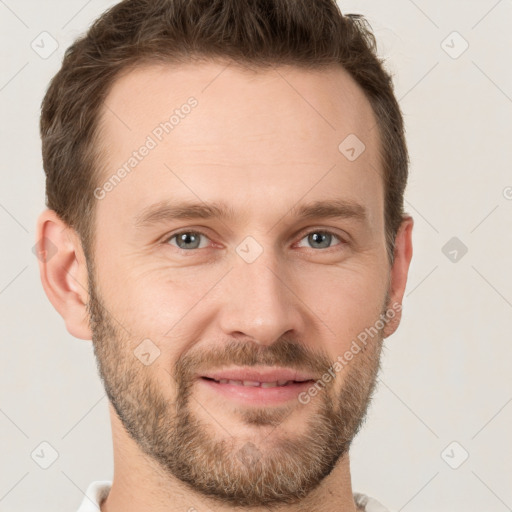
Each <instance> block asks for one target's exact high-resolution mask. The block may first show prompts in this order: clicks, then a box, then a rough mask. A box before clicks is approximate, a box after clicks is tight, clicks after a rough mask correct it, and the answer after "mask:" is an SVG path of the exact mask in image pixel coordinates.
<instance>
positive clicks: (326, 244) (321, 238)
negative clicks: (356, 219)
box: [301, 229, 344, 249]
mask: <svg viewBox="0 0 512 512" xmlns="http://www.w3.org/2000/svg"><path fill="white" fill-rule="evenodd" d="M333 238H335V239H337V240H338V241H339V242H340V243H339V244H335V245H343V242H344V241H343V240H341V238H339V236H338V235H335V234H334V233H331V232H330V231H323V230H319V229H317V230H315V231H310V232H309V233H308V234H307V235H306V236H305V237H304V238H302V239H301V240H305V239H307V242H308V243H309V244H311V246H312V248H313V249H329V248H330V247H332V246H331V242H332V240H333Z"/></svg>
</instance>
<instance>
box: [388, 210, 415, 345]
mask: <svg viewBox="0 0 512 512" xmlns="http://www.w3.org/2000/svg"><path fill="white" fill-rule="evenodd" d="M413 225H414V221H413V218H412V217H410V216H406V217H404V219H403V220H402V224H401V225H400V228H399V229H398V232H397V235H396V238H395V251H394V254H395V257H394V261H393V266H392V267H391V273H390V287H389V303H388V305H387V307H388V309H392V310H394V311H395V315H394V316H393V318H391V320H390V321H389V322H388V323H387V325H386V326H385V327H384V333H383V334H384V338H387V337H388V336H390V335H391V334H393V333H394V332H395V331H396V329H397V328H398V325H399V324H400V320H401V318H402V300H403V297H404V293H405V286H406V284H407V275H408V273H409V265H410V263H411V259H412V228H413Z"/></svg>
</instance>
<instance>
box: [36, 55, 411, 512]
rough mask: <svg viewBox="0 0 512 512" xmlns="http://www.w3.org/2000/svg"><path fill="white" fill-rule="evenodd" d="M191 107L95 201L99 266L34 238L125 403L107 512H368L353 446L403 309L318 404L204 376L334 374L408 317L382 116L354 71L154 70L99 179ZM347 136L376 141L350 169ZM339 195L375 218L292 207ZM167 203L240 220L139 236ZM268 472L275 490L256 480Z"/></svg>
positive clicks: (407, 234)
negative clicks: (225, 392)
mask: <svg viewBox="0 0 512 512" xmlns="http://www.w3.org/2000/svg"><path fill="white" fill-rule="evenodd" d="M291 85H293V87H292V86H291ZM190 96H194V97H195V98H196V99H197V101H198V105H197V107H196V108H194V109H193V110H192V111H191V113H190V114H189V115H187V116H186V117H185V118H184V119H181V120H180V123H179V125H178V126H176V127H175V128H174V130H173V131H172V132H171V133H170V134H168V135H166V136H165V137H164V138H163V140H162V141H161V142H160V143H159V144H158V145H157V147H156V148H155V149H153V150H151V151H150V152H149V154H148V155H147V156H146V157H145V158H144V159H143V160H142V161H141V162H140V163H138V165H137V167H136V168H135V169H134V170H133V171H132V172H131V173H130V174H129V175H127V176H126V177H125V178H124V179H123V180H122V181H121V182H120V183H119V184H117V185H116V187H115V188H113V190H112V191H110V192H109V193H107V194H106V195H105V197H104V198H103V199H101V200H98V201H97V202H96V208H97V216H96V223H95V236H96V240H95V246H94V247H93V248H92V253H91V256H92V255H93V256H94V261H92V259H89V261H87V260H86V257H85V254H84V250H83V248H82V246H81V243H80V239H79V237H78V235H77V234H76V232H75V231H74V230H73V229H71V228H70V227H68V226H66V225H65V224H64V223H63V222H62V221H61V220H60V219H59V217H58V216H57V215H56V214H55V212H53V211H51V210H46V211H44V212H43V213H42V214H41V215H40V217H39V220H38V230H37V237H38V239H39V240H42V239H44V238H46V239H48V240H51V242H52V243H53V244H54V245H55V246H56V247H57V249H58V250H57V252H56V254H55V255H53V256H52V257H51V258H48V259H47V261H45V260H44V258H41V261H40V270H41V279H42V283H43V286H44V289H45V291H46V293H47V295H48V297H49V299H50V301H51V302H52V304H53V305H54V307H55V308H56V309H57V311H58V312H59V313H60V314H61V315H62V317H63V318H64V320H65V322H66V327H67V330H68V331H69V332H70V333H71V334H72V335H73V336H75V337H77V338H81V339H92V340H93V343H94V348H95V354H96V357H97V358H98V363H99V369H100V375H101V377H102V379H103V380H104V383H105V387H106V389H107V393H108V394H109V398H110V399H111V402H112V403H111V405H110V416H111V423H112V435H113V443H114V479H113V486H112V490H111V491H110V494H109V496H108V498H107V500H105V501H104V502H103V503H102V506H101V510H102V511H103V512H120V511H124V512H132V511H142V510H153V511H156V512H159V511H163V510H165V511H169V510H173V511H174V510H175V511H178V510H189V509H190V507H194V508H195V509H197V510H209V509H211V510H215V511H218V512H222V511H234V510H248V509H250V510H254V511H260V510H261V511H267V510H273V511H276V512H288V511H290V512H291V511H311V510H314V511H320V512H331V511H332V512H334V511H340V510H343V511H347V512H354V511H356V506H355V504H354V501H353V497H352V487H351V477H350V463H349V453H348V449H349V446H350V441H351V439H352V438H353V436H354V435H355V434H356V432H357V430H358V428H359V425H360V424H361V422H362V420H363V418H364V415H365V412H366V407H367V405H368V403H369V400H370V398H371V393H372V391H373V386H374V384H375V380H376V376H377V372H378V366H379V358H380V352H381V348H382V342H383V340H384V339H385V338H386V337H388V336H389V335H391V334H392V333H393V332H394V331H395V330H396V328H397V327H398V325H399V322H400V317H401V314H400V310H398V309H395V311H396V314H395V315H394V317H393V319H392V320H390V321H389V322H387V323H386V324H385V326H384V327H383V328H382V329H380V330H379V334H378V335H377V336H374V337H373V338H372V339H371V340H370V342H369V343H368V344H367V345H366V347H365V350H362V351H361V353H359V354H357V355H355V356H354V358H353V359H352V360H351V361H350V362H349V363H348V364H347V365H346V367H345V368H343V369H342V370H341V371H339V372H337V373H336V377H335V378H334V379H333V380H332V381H331V382H330V383H329V384H328V385H327V386H325V388H324V389H323V390H322V391H321V392H320V393H318V395H317V396H315V397H314V398H312V399H311V401H310V402H309V403H307V404H301V403H300V402H299V401H298V400H292V401H290V402H288V403H286V404H285V405H279V406H269V407H257V406H253V405H245V406H243V405H240V404H239V403H235V402H234V401H230V400H229V399H226V398H225V397H222V396H219V395H218V394H217V393H216V392H214V391H212V390H210V389H209V388H207V387H205V386H201V385H200V384H199V383H198V382H197V380H195V378H194V372H195V371H201V370H205V371H206V370H217V369H221V368H229V367H230V366H238V365H243V364H244V363H245V364H246V365H247V366H249V365H250V364H251V363H250V361H257V362H258V363H261V364H263V365H266V366H274V365H275V366H283V367H291V368H296V369H306V370H309V371H312V372H314V374H315V375H317V376H321V375H322V374H323V372H324V371H325V370H326V369H327V367H328V366H329V364H332V362H333V361H335V360H336V358H337V357H338V356H339V355H340V354H344V353H345V352H346V351H347V350H348V349H349V348H350V346H351V343H352V341H353V340H354V339H356V337H357V336H358V334H359V333H361V332H363V331H364V330H365V328H368V327H370V326H373V325H375V323H376V321H377V320H378V319H379V315H380V314H382V313H383V312H384V311H386V309H387V308H390V307H392V305H393V304H394V305H395V306H396V305H400V304H401V302H402V298H403V295H404V290H405V285H406V280H407V273H408V269H409V264H410V261H411V257H412V227H413V220H412V218H411V217H409V216H406V217H404V219H403V222H402V225H401V227H400V230H399V232H398V234H397V237H396V241H395V258H394V263H393V265H390V263H389V261H388V259H387V255H386V244H385V232H384V189H383V184H382V177H381V172H380V169H381V163H380V160H379V147H380V146H379V145H380V141H379V136H378V130H377V129H375V128H374V126H375V117H374V115H373V112H372V109H371V106H370V104H369V102H368V101H367V99H366V98H365V96H364V94H363V92H362V91H361V90H360V89H359V87H358V86H357V84H356V83H355V82H354V81H353V80H352V79H351V78H350V76H349V75H348V74H347V73H346V72H345V71H344V70H342V69H340V68H329V69H324V70H321V71H305V70H301V69H298V68H295V67H288V66H287V67H279V68H276V69H269V70H265V71H261V70H260V71H258V72H253V71H248V70H242V69H239V68H237V67H236V66H235V65H233V64H232V65H230V66H227V67H226V64H225V63H221V62H209V63H201V64H198V63H196V64H190V65H186V66H185V65H181V66H179V67H176V66H171V65H167V66H162V65H158V66H157V65H145V66H143V67H142V66H140V67H138V68H135V69H134V70H132V71H131V72H130V73H127V74H125V75H124V76H123V77H121V78H120V79H118V81H117V82H116V83H115V85H114V87H113V88H112V90H111V91H110V93H109V95H108V97H107V100H106V102H105V103H106V104H107V105H108V107H109V108H108V109H105V110H104V111H103V114H102V118H101V127H102V139H101V140H102V144H103V146H104V148H105V149H106V152H105V162H104V163H105V168H104V169H103V170H102V172H103V178H104V180H106V179H108V178H109V177H110V176H111V175H112V174H113V173H114V172H115V171H116V169H118V168H119V167H120V166H122V165H123V163H124V162H126V160H127V159H128V158H129V156H130V155H131V154H132V152H133V151H134V150H136V149H137V148H139V147H140V146H141V145H142V144H143V143H144V141H145V140H146V138H147V136H148V135H150V134H151V133H152V131H153V130H154V128H155V126H157V125H158V124H159V123H160V122H162V121H164V120H165V119H168V117H169V116H170V115H171V114H172V112H173V111H174V109H176V108H179V107H180V106H181V105H183V104H184V103H185V102H186V101H187V98H189V97H190ZM114 113H115V115H114ZM121 120H122V122H121ZM127 126H128V127H129V128H128V127H127ZM348 134H356V135H357V137H358V138H359V139H360V140H361V141H363V142H364V144H365V146H366V149H365V151H364V152H363V153H362V154H361V155H360V156H359V157H358V158H357V159H356V160H354V161H349V160H348V159H347V158H346V157H345V156H344V155H343V154H341V152H340V151H339V150H338V146H339V144H340V143H341V141H343V140H344V139H345V137H346V136H347V135H348ZM104 180H103V181H102V183H103V182H104ZM326 199H343V200H349V201H352V202H355V203H358V204H360V205H363V206H364V207H365V208H366V211H367V218H366V221H364V222H362V221H359V220H356V219H353V218H322V217H318V218H312V219H302V220H301V219H300V218H297V217H295V216H293V215H292V214H291V213H290V211H291V209H292V208H293V207H295V206H297V205H301V204H305V203H309V202H314V201H324V200H326ZM163 200H169V201H171V203H175V202H178V201H182V200H191V201H192V200H194V201H198V200H199V201H202V202H204V203H210V202H215V201H224V202H226V203H227V204H228V205H229V206H230V207H231V208H232V209H233V210H234V211H235V212H236V216H235V217H234V218H232V219H222V220H221V219H215V218H209V219H204V218H202V219H189V220H187V219H181V220H172V219H168V220H163V221H161V222H159V223H156V224H154V225H151V226H146V227H144V228H141V227H137V226H136V218H137V216H138V215H140V214H141V212H142V211H143V210H144V209H145V208H147V207H148V206H149V205H151V204H154V203H157V202H159V201H163ZM325 230H327V231H329V232H332V233H333V235H335V236H333V237H332V239H330V242H329V239H328V240H327V242H326V246H323V245H321V244H317V245H315V243H314V240H312V239H311V237H308V234H311V233H318V232H319V231H320V232H323V231H325ZM182 231H187V232H197V231H200V232H201V233H202V234H204V236H203V237H202V238H201V246H200V248H195V249H193V250H191V249H182V250H181V251H180V249H179V248H178V245H177V240H176V238H173V239H171V235H173V234H176V233H178V232H182ZM247 236H251V237H252V238H253V239H254V240H255V241H256V242H257V244H258V245H259V247H260V248H261V250H262V252H261V254H260V255H259V257H258V258H256V259H255V261H253V262H252V263H248V262H247V261H246V260H244V259H243V258H242V257H241V256H240V254H241V253H238V252H237V251H236V249H237V247H239V246H240V244H241V242H243V241H244V239H245V238H246V237H247ZM337 237H339V238H337ZM329 243H330V245H329ZM188 244H189V245H190V246H191V245H193V244H191V242H190V241H189V242H188ZM182 247H183V246H182ZM194 247H195V246H194ZM241 247H244V245H243V244H242V245H241ZM252 247H253V249H250V250H251V251H253V250H254V246H252ZM42 249H43V250H44V243H43V245H42ZM145 339H149V340H151V343H153V345H152V346H155V347H158V350H159V351H160V353H159V356H158V357H157V358H156V359H155V360H154V362H152V363H151V364H149V365H145V364H142V363H141V361H140V360H139V359H137V358H136V357H134V350H136V348H137V347H138V345H139V344H140V343H141V341H142V340H145ZM312 422H314V424H313V423H312ZM329 432H331V433H332V432H337V433H338V434H335V435H334V437H332V436H331V437H330V438H324V437H323V435H324V434H325V435H328V434H329ZM320 434H321V435H320ZM184 439H186V440H187V442H188V444H187V446H186V447H185V448H182V449H181V451H180V449H179V447H180V446H184V445H183V443H184V441H183V440H184ZM180 441H181V442H180ZM219 446H222V447H223V451H218V449H219V448H218V447H219ZM216 450H217V451H216ZM248 450H249V451H248ZM251 450H252V451H251ZM158 454H159V455H158ZM192 454H194V455H192ZM240 454H242V455H243V456H242V457H240ZM251 454H252V455H251ZM254 454H256V456H255V457H254ZM251 456H253V459H250V457H251ZM244 457H245V458H244ZM247 457H249V463H248V458H247ZM177 461H178V462H177ZM230 461H231V462H230ZM251 461H252V462H251ZM254 461H256V462H254ZM187 464H188V466H187ZM279 464H281V466H280V465H279ZM292 464H295V466H294V468H292V466H291V465H292ZM185 466H187V470H188V471H190V472H191V473H190V474H189V480H190V481H188V482H187V478H185V476H184V475H183V474H181V473H180V468H181V470H182V471H183V467H185ZM290 468H292V469H290ZM194 471H196V472H197V474H196V475H194V474H193V472H194ZM190 475H192V477H190ZM258 477H262V478H264V479H265V478H266V480H265V482H266V487H264V488H263V487H262V488H260V489H258V488H257V486H255V485H252V483H253V482H255V481H256V479H257V478H258ZM226 479H228V480H229V481H230V482H232V483H233V482H234V484H233V485H234V487H233V489H232V490H231V493H229V492H227V491H225V489H224V491H222V489H223V487H222V483H225V482H226V481H227V480H226ZM298 483H300V484H301V485H302V486H303V488H304V489H306V491H307V492H305V493H302V494H301V493H300V492H299V490H298V489H297V488H294V486H297V484H298ZM208 485H209V486H210V490H211V489H212V488H213V489H214V491H212V492H209V493H208V492H206V488H207V487H208ZM254 488H256V490H253V489H254ZM223 492H224V494H223ZM244 500H245V501H244Z"/></svg>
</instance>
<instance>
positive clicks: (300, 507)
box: [101, 407, 358, 512]
mask: <svg viewBox="0 0 512 512" xmlns="http://www.w3.org/2000/svg"><path fill="white" fill-rule="evenodd" d="M110 413H111V421H112V439H113V445H114V477H113V482H112V488H111V490H110V493H109V495H108V497H107V498H106V499H105V500H104V501H103V503H102V504H101V512H143V511H146V510H151V511H152V512H164V511H165V512H178V511H180V512H182V511H183V510H186V511H190V512H197V511H200V510H215V512H235V511H237V512H238V511H241V510H249V509H248V508H247V507H234V506H232V505H230V504H223V503H219V501H217V500H214V499H212V498H210V497H207V496H204V495H202V494H199V493H197V492H195V491H194V490H193V489H191V488H190V487H188V486H187V485H185V484H184V483H183V482H181V481H180V480H178V479H176V478H173V477H172V476H170V475H169V474H167V473H165V472H164V471H163V470H162V468H161V467H160V466H159V465H158V464H157V463H156V462H155V461H154V460H152V459H151V458H149V457H148V456H147V455H146V454H144V453H143V452H142V451H141V450H140V448H139V447H138V445H137V444H136V443H135V441H134V440H133V439H132V438H131V437H130V436H129V435H128V433H127V432H126V431H125V429H124V427H123V426H122V424H121V422H120V420H119V418H118V417H117V415H116V414H115V413H114V412H113V410H112V407H111V411H110ZM250 510H251V512H268V511H269V510H272V512H311V511H314V512H357V510H358V509H357V508H356V505H355V503H354V499H353V496H352V485H351V476H350V464H349V457H348V454H347V455H345V456H344V457H341V458H340V459H339V461H338V463H337V465H336V466H335V468H334V470H333V471H332V472H331V473H330V474H329V475H328V476H327V477H326V478H325V479H324V480H322V482H321V483H320V485H319V486H318V487H317V488H316V489H314V490H313V491H312V492H311V493H310V494H309V495H308V496H306V497H305V498H304V499H303V500H301V501H300V502H299V503H295V504H281V505H275V504H273V505H271V506H268V505H265V506H261V507H251V508H250Z"/></svg>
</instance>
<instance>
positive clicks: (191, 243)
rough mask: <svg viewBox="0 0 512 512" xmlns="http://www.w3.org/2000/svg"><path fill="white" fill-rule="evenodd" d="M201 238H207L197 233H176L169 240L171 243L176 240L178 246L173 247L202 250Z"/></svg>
mask: <svg viewBox="0 0 512 512" xmlns="http://www.w3.org/2000/svg"><path fill="white" fill-rule="evenodd" d="M201 237H204V238H206V237H205V235H203V234H202V233H197V232H196V231H183V232H181V233H176V234H175V235H173V236H172V237H171V238H169V243H171V241H172V240H176V244H172V245H176V246H177V247H178V248H179V249H183V250H192V249H200V248H201ZM203 247H204V246H203Z"/></svg>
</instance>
